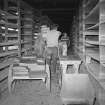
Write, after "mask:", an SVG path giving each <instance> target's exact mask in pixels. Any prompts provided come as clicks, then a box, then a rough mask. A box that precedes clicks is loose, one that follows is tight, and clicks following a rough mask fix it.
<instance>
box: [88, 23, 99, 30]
mask: <svg viewBox="0 0 105 105" xmlns="http://www.w3.org/2000/svg"><path fill="white" fill-rule="evenodd" d="M98 28H99V23H97V24H95V25H93V26H91V27H89V28H87V30H91V29H92V30H94V29H95V30H96V29H97V30H98Z"/></svg>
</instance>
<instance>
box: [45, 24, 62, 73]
mask: <svg viewBox="0 0 105 105" xmlns="http://www.w3.org/2000/svg"><path fill="white" fill-rule="evenodd" d="M57 28H58V26H57V25H55V24H54V25H52V26H51V29H50V30H49V31H47V33H46V36H45V35H44V36H45V38H46V43H47V48H46V51H45V53H46V56H50V61H51V62H50V68H51V72H53V73H56V63H57V57H58V38H59V36H60V34H61V33H60V32H59V31H58V30H57Z"/></svg>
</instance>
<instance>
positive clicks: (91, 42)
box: [86, 40, 99, 45]
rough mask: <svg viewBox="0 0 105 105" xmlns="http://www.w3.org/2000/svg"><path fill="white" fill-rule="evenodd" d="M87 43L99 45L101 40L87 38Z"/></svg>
mask: <svg viewBox="0 0 105 105" xmlns="http://www.w3.org/2000/svg"><path fill="white" fill-rule="evenodd" d="M86 43H88V44H92V45H99V41H91V40H86Z"/></svg>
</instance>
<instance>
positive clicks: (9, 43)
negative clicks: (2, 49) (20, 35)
mask: <svg viewBox="0 0 105 105" xmlns="http://www.w3.org/2000/svg"><path fill="white" fill-rule="evenodd" d="M17 44H18V41H17V40H16V41H8V42H4V43H0V46H9V45H17Z"/></svg>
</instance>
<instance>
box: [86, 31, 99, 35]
mask: <svg viewBox="0 0 105 105" xmlns="http://www.w3.org/2000/svg"><path fill="white" fill-rule="evenodd" d="M84 35H91V36H94V35H99V32H98V31H92V32H90V31H85V32H84Z"/></svg>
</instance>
